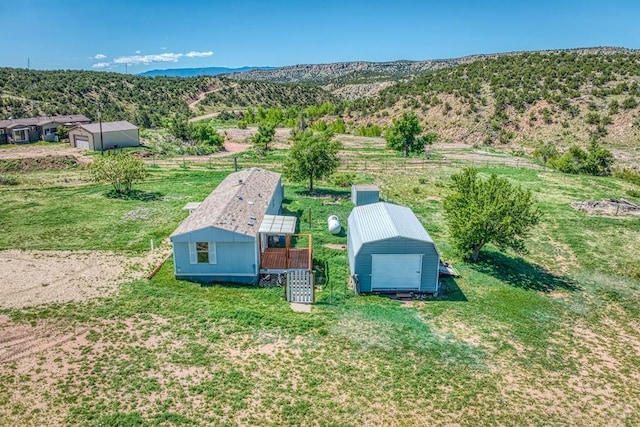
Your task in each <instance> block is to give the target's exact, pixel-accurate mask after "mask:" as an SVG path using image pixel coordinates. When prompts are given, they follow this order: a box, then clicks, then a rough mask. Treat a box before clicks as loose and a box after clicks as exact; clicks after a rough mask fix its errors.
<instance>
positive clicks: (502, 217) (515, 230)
mask: <svg viewBox="0 0 640 427" xmlns="http://www.w3.org/2000/svg"><path fill="white" fill-rule="evenodd" d="M451 179H452V187H453V193H452V194H450V195H449V196H447V197H446V198H445V200H444V211H445V219H446V222H447V225H448V226H449V229H450V230H451V235H452V239H453V244H454V246H455V247H456V249H457V250H458V251H459V252H460V253H461V254H462V255H463V256H464V257H465V258H468V259H470V260H471V261H472V262H476V261H477V260H478V255H479V254H480V250H481V249H482V247H483V246H484V245H486V244H487V243H494V244H495V245H497V246H498V247H499V248H500V249H503V248H505V247H511V248H513V249H515V250H523V249H524V240H523V239H524V238H525V237H526V236H527V235H528V232H529V230H530V228H531V227H533V226H534V225H536V224H537V223H538V221H539V219H540V216H541V214H540V212H539V210H538V208H537V207H535V206H534V199H533V196H532V194H531V192H530V191H528V190H522V189H521V188H520V187H516V186H514V185H512V184H511V183H510V182H509V181H508V180H507V179H506V178H502V177H498V176H497V175H496V174H491V176H490V177H489V179H487V180H483V179H480V178H479V177H478V171H477V170H476V169H473V168H466V169H464V170H463V171H462V172H460V173H459V174H455V175H453V176H452V177H451Z"/></svg>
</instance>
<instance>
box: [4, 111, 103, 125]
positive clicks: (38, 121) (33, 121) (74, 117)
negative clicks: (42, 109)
mask: <svg viewBox="0 0 640 427" xmlns="http://www.w3.org/2000/svg"><path fill="white" fill-rule="evenodd" d="M90 121H91V120H89V119H88V118H87V117H86V116H83V115H82V114H71V115H68V116H41V117H30V118H25V119H9V120H0V128H7V127H12V126H15V125H23V126H42V125H46V124H47V123H54V122H55V123H64V124H67V123H68V124H76V123H82V122H90Z"/></svg>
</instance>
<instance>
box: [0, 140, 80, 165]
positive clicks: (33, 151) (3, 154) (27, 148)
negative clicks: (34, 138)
mask: <svg viewBox="0 0 640 427" xmlns="http://www.w3.org/2000/svg"><path fill="white" fill-rule="evenodd" d="M84 153H85V152H84V150H82V149H80V148H74V147H70V146H69V145H68V144H60V145H33V144H25V145H14V146H11V147H9V148H3V149H1V150H0V159H26V158H36V157H47V156H55V157H58V156H63V157H74V158H76V159H78V161H79V162H80V163H88V162H90V161H91V158H90V157H88V156H85V155H84ZM83 158H84V161H83V160H81V159H83Z"/></svg>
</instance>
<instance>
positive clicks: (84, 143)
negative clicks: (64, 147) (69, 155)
mask: <svg viewBox="0 0 640 427" xmlns="http://www.w3.org/2000/svg"><path fill="white" fill-rule="evenodd" d="M69 141H70V142H71V146H72V147H77V148H83V149H85V150H93V151H104V150H109V149H112V148H122V147H137V146H139V145H140V130H139V129H138V127H137V126H136V125H133V124H131V123H129V122H127V121H120V122H102V124H100V123H90V124H81V125H78V126H76V127H74V128H72V129H71V130H69Z"/></svg>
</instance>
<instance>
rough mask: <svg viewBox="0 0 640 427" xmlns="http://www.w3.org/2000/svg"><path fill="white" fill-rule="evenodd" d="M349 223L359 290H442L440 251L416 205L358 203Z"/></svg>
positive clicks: (349, 251) (353, 270)
mask: <svg viewBox="0 0 640 427" xmlns="http://www.w3.org/2000/svg"><path fill="white" fill-rule="evenodd" d="M347 226H348V230H347V254H348V258H349V268H350V272H351V278H352V282H353V283H354V289H355V290H356V292H425V293H437V292H438V291H439V282H438V266H439V262H440V255H439V254H438V250H437V248H436V245H435V243H434V241H433V239H431V236H429V233H428V232H427V230H425V228H424V227H423V226H422V224H421V223H420V221H419V220H418V218H417V217H416V216H415V214H414V213H413V211H412V210H411V209H409V208H407V207H404V206H398V205H394V204H391V203H385V202H379V203H373V204H368V205H364V206H357V207H355V208H354V209H353V210H352V211H351V214H350V215H349V218H348V219H347Z"/></svg>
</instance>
